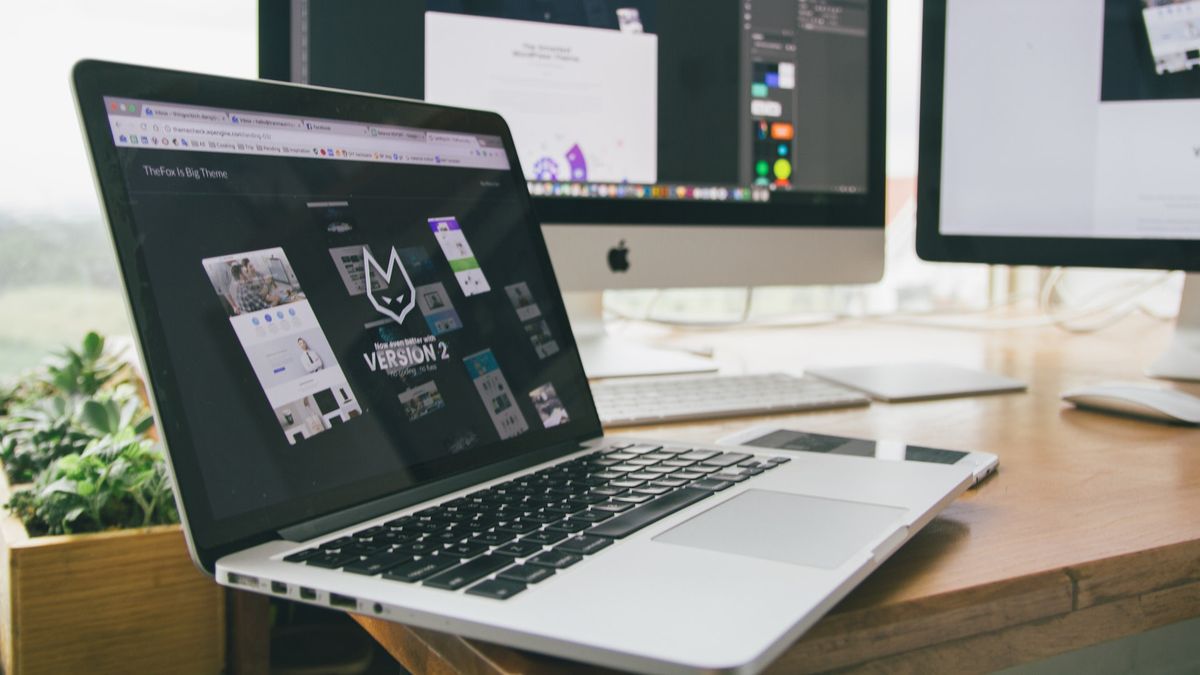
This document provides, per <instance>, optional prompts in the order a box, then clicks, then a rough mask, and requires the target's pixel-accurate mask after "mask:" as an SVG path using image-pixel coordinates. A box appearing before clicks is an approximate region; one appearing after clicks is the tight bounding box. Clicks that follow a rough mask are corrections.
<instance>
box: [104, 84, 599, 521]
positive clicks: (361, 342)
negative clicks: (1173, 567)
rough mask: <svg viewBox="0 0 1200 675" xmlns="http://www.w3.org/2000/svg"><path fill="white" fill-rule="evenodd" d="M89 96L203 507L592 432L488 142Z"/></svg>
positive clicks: (232, 511) (424, 473)
mask: <svg viewBox="0 0 1200 675" xmlns="http://www.w3.org/2000/svg"><path fill="white" fill-rule="evenodd" d="M264 86H265V85H264ZM327 95H328V96H331V97H332V96H335V95H334V94H327ZM103 101H104V106H105V110H106V113H107V122H108V128H109V130H111V135H112V138H111V142H112V144H113V146H115V156H116V158H117V160H118V162H119V164H120V171H121V173H122V174H123V177H124V183H125V188H126V191H127V197H128V203H129V214H130V221H131V222H130V225H129V226H130V227H132V228H133V230H134V233H135V234H134V236H135V237H136V240H137V242H138V249H139V250H138V258H139V260H138V263H137V264H139V265H141V266H142V268H141V269H140V270H139V274H140V278H141V279H142V283H144V284H145V285H147V286H148V287H149V295H147V296H141V295H139V294H138V293H134V292H132V291H131V294H132V295H133V296H135V298H134V302H135V305H136V304H137V302H138V301H139V298H141V297H152V298H153V300H152V305H153V306H152V307H148V308H143V309H145V310H147V312H148V313H151V314H154V315H156V316H157V322H158V323H160V324H161V330H162V336H163V345H164V347H165V349H163V350H161V351H162V352H165V354H159V353H157V352H156V353H155V354H147V357H148V358H147V361H148V364H149V366H150V368H151V369H152V371H153V370H155V369H158V370H163V369H169V370H170V371H171V373H170V375H171V377H173V379H174V382H175V384H176V385H177V387H176V388H175V391H174V393H175V395H176V396H177V397H178V399H177V400H175V401H173V404H172V409H173V410H174V411H175V414H173V415H171V416H170V417H169V418H168V416H167V415H166V414H164V415H163V418H164V420H163V421H164V425H165V426H166V427H168V432H172V431H176V430H177V431H178V433H182V434H183V435H185V436H186V438H187V439H188V441H189V442H190V445H191V446H192V447H193V448H194V454H195V460H196V461H195V463H196V466H197V468H198V471H199V473H200V474H201V477H202V481H201V482H202V483H203V485H204V491H205V492H206V493H207V502H208V505H209V507H210V509H211V513H210V514H207V515H208V517H209V518H210V519H211V520H212V521H227V520H229V519H235V518H237V517H239V516H241V515H245V514H251V513H256V514H261V513H263V512H264V509H265V510H270V509H272V508H273V507H280V506H283V505H292V506H295V505H298V504H306V505H307V506H308V508H307V512H313V511H318V512H319V508H318V506H317V505H318V504H326V503H329V502H328V501H320V502H319V501H317V500H314V499H313V498H315V497H317V496H325V497H328V496H331V495H336V496H337V499H336V500H335V501H337V502H339V503H342V504H353V503H358V502H362V501H366V500H368V499H370V498H373V497H376V496H379V495H381V494H386V493H394V492H396V491H399V490H403V489H405V488H407V487H411V486H414V485H419V484H422V483H427V482H429V481H432V480H436V479H439V478H443V477H445V476H448V475H451V474H454V473H457V472H462V471H464V470H467V469H470V468H476V467H479V466H482V465H486V464H488V463H491V462H496V461H499V460H501V459H508V458H511V457H513V456H515V455H518V454H520V453H521V452H527V451H529V450H531V449H536V448H545V447H547V446H548V445H551V444H553V443H556V442H562V441H564V440H566V439H571V438H579V437H580V436H581V435H583V434H586V433H598V432H599V424H598V422H597V420H596V417H595V411H594V407H593V405H592V401H591V397H590V394H589V392H588V389H587V382H586V379H585V376H584V374H583V371H582V368H581V367H580V365H579V361H578V357H577V355H576V353H575V351H574V347H573V342H572V340H571V336H570V333H569V326H568V324H567V321H566V318H565V313H564V310H563V307H562V303H561V299H560V296H559V293H558V290H557V286H556V285H555V283H554V280H553V277H552V275H551V274H550V272H549V267H548V265H544V264H539V261H541V260H544V259H545V258H544V256H545V253H544V248H542V244H541V242H540V240H539V239H538V238H537V229H536V227H537V225H536V220H535V219H534V216H533V215H532V213H531V210H530V206H529V198H528V195H527V194H526V192H525V188H524V187H523V181H522V179H521V176H520V174H519V173H514V172H513V171H512V167H511V166H510V156H509V154H508V152H507V151H506V148H505V145H504V140H503V139H502V138H501V137H500V136H498V135H489V134H487V133H471V132H466V131H463V130H461V129H459V130H455V131H447V130H444V129H436V128H425V127H422V126H399V125H389V124H380V123H377V122H372V121H365V120H364V121H356V120H353V119H326V118H321V117H310V116H301V115H287V114H280V113H278V112H262V111H255V110H240V109H239V110H234V109H226V108H216V107H204V106H197V105H191V104H183V103H178V102H174V101H158V100H145V99H139V98H122V97H119V96H105V97H103ZM397 105H400V104H397ZM405 105H410V106H412V104H405ZM412 107H416V106H412ZM114 226H116V224H114ZM125 264H126V265H127V266H128V265H129V261H125ZM136 314H137V308H136V307H135V315H136ZM151 357H155V358H151ZM152 374H153V373H152ZM161 404H162V400H161V394H160V409H161V407H162V406H161ZM167 437H168V441H171V442H172V443H173V442H174V438H173V437H172V434H171V433H168V435H167ZM176 464H177V472H178V461H176ZM191 509H192V506H191V505H189V510H191ZM277 513H284V511H277ZM286 513H287V514H288V515H292V516H294V515H296V514H297V513H298V511H297V510H296V509H287V510H286ZM189 515H191V514H189ZM266 520H272V519H266ZM283 520H287V517H286V516H284V518H283ZM264 522H266V521H264ZM284 524H286V523H284Z"/></svg>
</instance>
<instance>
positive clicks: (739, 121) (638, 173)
mask: <svg viewBox="0 0 1200 675" xmlns="http://www.w3.org/2000/svg"><path fill="white" fill-rule="evenodd" d="M259 11H260V29H259V30H260V75H261V76H262V77H265V78H270V79H281V80H291V81H295V82H303V83H309V84H315V85H324V86H331V87H340V88H348V89H357V90H365V91H371V92H378V93H384V94H390V95H397V96H404V97H410V98H421V99H427V100H430V101H435V102H438V103H444V104H451V105H460V106H464V107H472V108H484V109H490V110H495V111H497V112H500V113H501V114H503V115H504V117H505V119H506V120H507V121H508V123H509V125H510V126H511V128H512V130H513V135H514V138H515V139H516V143H517V149H518V154H519V156H520V158H521V162H522V168H523V170H524V172H525V176H526V179H527V181H528V187H529V191H530V193H531V195H532V196H533V199H534V202H535V204H536V208H537V210H538V214H539V216H540V218H541V220H542V222H543V225H544V228H543V232H544V234H545V238H546V242H547V245H548V247H549V250H550V254H551V258H552V260H553V263H554V268H555V273H556V275H557V277H558V280H559V283H560V284H561V285H562V287H563V289H564V291H566V292H567V293H566V295H567V305H568V311H569V313H570V315H571V321H572V326H573V328H574V329H575V333H576V337H577V340H578V341H579V345H580V352H581V354H582V355H583V360H584V365H585V368H586V369H587V372H588V374H589V376H591V377H606V376H617V375H629V374H646V373H649V372H659V373H665V372H693V371H703V370H713V369H715V366H714V365H713V364H712V363H711V362H709V361H707V360H700V359H698V357H694V356H691V355H685V354H682V353H673V352H657V351H651V350H649V349H648V348H646V347H644V346H641V347H639V346H637V345H632V344H629V343H625V344H621V343H619V342H617V341H616V340H614V339H612V338H608V337H607V336H606V335H605V333H604V327H603V323H602V314H601V310H602V303H601V293H600V292H601V291H602V290H604V289H624V288H652V287H653V288H667V287H715V286H758V285H789V284H816V283H822V284H846V283H867V282H872V281H877V280H878V279H879V278H880V277H881V276H882V272H883V258H884V245H883V244H884V235H883V221H884V122H885V56H886V54H885V52H886V13H887V12H886V5H885V2H884V0H820V1H817V0H719V1H715V2H706V3H694V2H666V1H662V2H660V1H658V0H423V1H420V2H408V1H403V2H402V1H400V0H363V1H361V2H354V3H342V2H333V1H332V0H329V1H323V0H260V3H259Z"/></svg>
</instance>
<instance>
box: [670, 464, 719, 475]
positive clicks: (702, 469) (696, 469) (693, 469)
mask: <svg viewBox="0 0 1200 675" xmlns="http://www.w3.org/2000/svg"><path fill="white" fill-rule="evenodd" d="M720 470H721V467H719V466H708V465H707V464H697V465H696V466H689V467H688V473H705V474H707V473H716V472H717V471H720ZM679 473H683V472H682V471H681V472H679ZM672 475H675V476H677V475H679V474H678V473H676V474H672Z"/></svg>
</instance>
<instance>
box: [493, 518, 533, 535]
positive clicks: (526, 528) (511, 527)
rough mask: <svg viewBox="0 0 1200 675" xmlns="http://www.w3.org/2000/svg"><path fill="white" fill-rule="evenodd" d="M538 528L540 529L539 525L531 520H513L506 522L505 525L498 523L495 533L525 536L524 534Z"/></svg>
mask: <svg viewBox="0 0 1200 675" xmlns="http://www.w3.org/2000/svg"><path fill="white" fill-rule="evenodd" d="M539 527H541V526H540V525H539V524H537V523H535V522H533V521H531V520H525V519H524V518H514V519H512V520H510V521H508V522H507V523H500V524H499V525H497V526H496V531H497V532H512V533H514V534H525V533H526V532H533V531H534V530H536V529H538V528H539Z"/></svg>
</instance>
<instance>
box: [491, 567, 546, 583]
mask: <svg viewBox="0 0 1200 675" xmlns="http://www.w3.org/2000/svg"><path fill="white" fill-rule="evenodd" d="M552 576H554V570H552V569H550V568H548V567H538V566H537V565H513V566H512V567H510V568H508V569H506V570H504V571H503V572H501V573H499V574H497V575H496V578H497V579H508V580H510V581H518V582H520V583H523V584H536V583H537V582H539V581H541V580H543V579H547V578H549V577H552Z"/></svg>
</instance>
